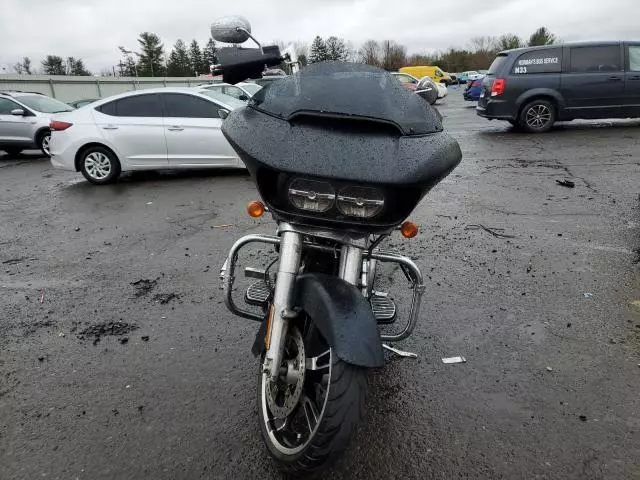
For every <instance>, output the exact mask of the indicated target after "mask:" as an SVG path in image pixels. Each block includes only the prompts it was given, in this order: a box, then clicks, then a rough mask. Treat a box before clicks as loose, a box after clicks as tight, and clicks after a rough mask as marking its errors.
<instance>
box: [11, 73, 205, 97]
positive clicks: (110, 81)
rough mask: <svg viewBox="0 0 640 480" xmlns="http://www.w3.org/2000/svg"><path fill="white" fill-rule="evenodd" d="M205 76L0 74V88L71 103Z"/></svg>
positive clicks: (188, 84)
mask: <svg viewBox="0 0 640 480" xmlns="http://www.w3.org/2000/svg"><path fill="white" fill-rule="evenodd" d="M206 81H207V79H206V78H189V77H150V78H149V77H143V78H133V77H72V76H66V75H0V91H2V90H20V91H23V92H38V93H44V94H45V95H49V96H50V97H53V98H57V99H58V100H61V101H63V102H72V101H74V100H82V99H88V98H104V97H109V96H111V95H115V94H118V93H123V92H128V91H130V90H142V89H145V88H155V87H192V86H196V85H199V84H201V83H205V82H206Z"/></svg>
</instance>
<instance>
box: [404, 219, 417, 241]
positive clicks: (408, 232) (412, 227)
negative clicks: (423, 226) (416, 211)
mask: <svg viewBox="0 0 640 480" xmlns="http://www.w3.org/2000/svg"><path fill="white" fill-rule="evenodd" d="M400 233H401V234H402V236H403V237H404V238H413V237H415V236H416V235H418V226H417V225H416V224H415V223H413V222H409V221H406V222H404V223H403V224H402V225H400Z"/></svg>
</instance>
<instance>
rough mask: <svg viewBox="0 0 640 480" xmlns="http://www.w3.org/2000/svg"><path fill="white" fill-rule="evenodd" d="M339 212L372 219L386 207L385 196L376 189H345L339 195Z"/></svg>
mask: <svg viewBox="0 0 640 480" xmlns="http://www.w3.org/2000/svg"><path fill="white" fill-rule="evenodd" d="M337 203H338V210H340V212H342V214H343V215H347V216H349V217H358V218H371V217H375V216H376V215H378V214H379V213H380V212H381V211H382V208H383V207H384V195H383V194H382V192H381V191H380V190H378V189H376V188H369V187H345V188H343V189H342V190H340V192H339V193H338V202H337Z"/></svg>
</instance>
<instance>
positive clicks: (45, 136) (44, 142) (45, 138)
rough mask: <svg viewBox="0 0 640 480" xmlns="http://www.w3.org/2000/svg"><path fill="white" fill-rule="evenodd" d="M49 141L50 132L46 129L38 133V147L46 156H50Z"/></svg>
mask: <svg viewBox="0 0 640 480" xmlns="http://www.w3.org/2000/svg"><path fill="white" fill-rule="evenodd" d="M49 143H51V132H49V131H46V132H43V133H41V134H40V136H39V137H38V148H39V149H40V150H42V153H44V154H45V155H46V156H47V157H50V156H51V153H50V152H49Z"/></svg>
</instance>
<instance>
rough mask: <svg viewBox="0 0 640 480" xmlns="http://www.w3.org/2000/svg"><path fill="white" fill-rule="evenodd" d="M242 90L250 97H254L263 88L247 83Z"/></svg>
mask: <svg viewBox="0 0 640 480" xmlns="http://www.w3.org/2000/svg"><path fill="white" fill-rule="evenodd" d="M242 88H243V89H245V90H246V91H247V92H248V93H249V95H251V96H254V95H255V94H256V93H258V91H260V89H261V88H262V87H261V86H260V85H257V84H255V83H245V84H243V85H242Z"/></svg>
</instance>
